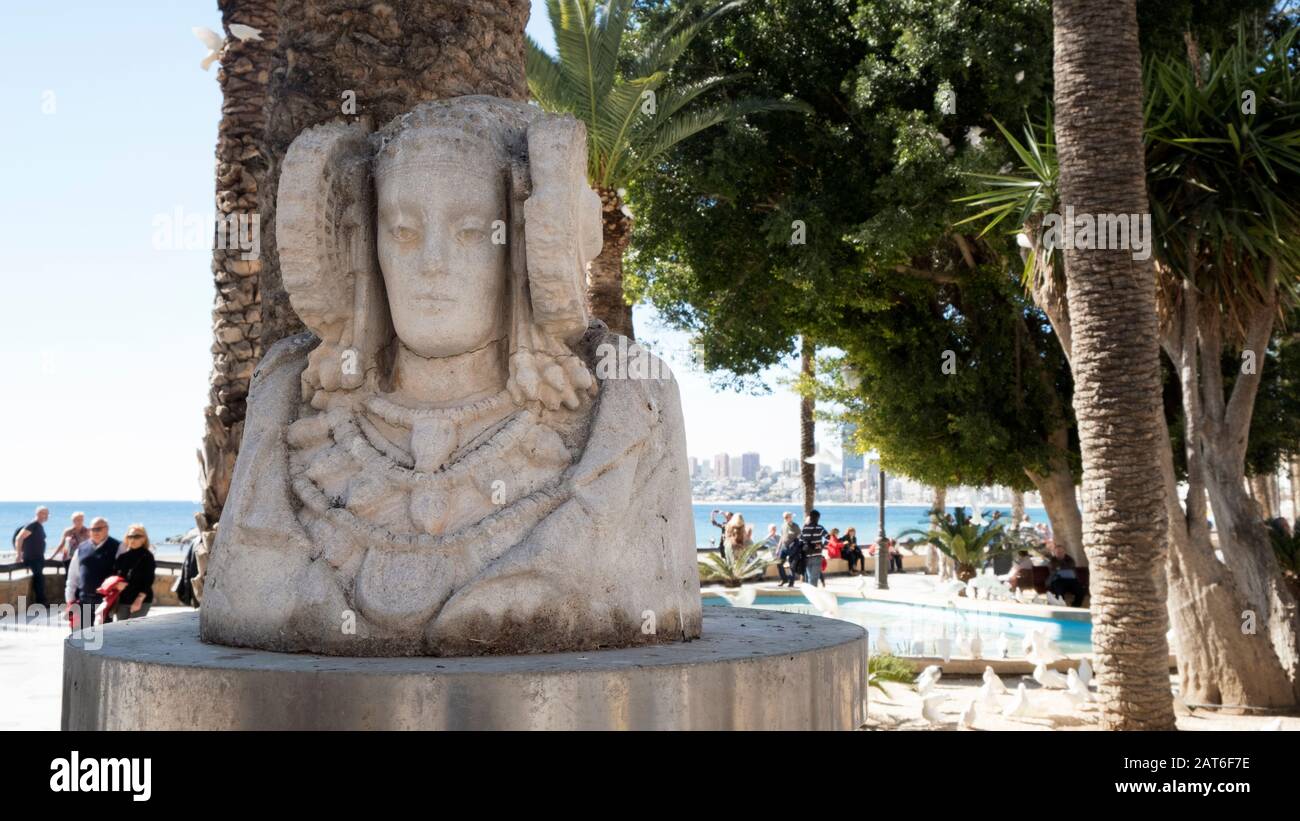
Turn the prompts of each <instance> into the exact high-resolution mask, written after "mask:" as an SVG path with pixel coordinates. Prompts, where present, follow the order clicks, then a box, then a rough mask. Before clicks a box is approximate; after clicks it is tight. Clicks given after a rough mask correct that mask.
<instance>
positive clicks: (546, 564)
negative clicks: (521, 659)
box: [201, 97, 701, 656]
mask: <svg viewBox="0 0 1300 821" xmlns="http://www.w3.org/2000/svg"><path fill="white" fill-rule="evenodd" d="M277 208H278V213H277V217H276V234H277V243H278V246H279V249H280V261H281V269H282V272H283V275H284V283H285V287H286V289H287V290H288V292H289V295H290V299H291V301H292V303H293V306H294V309H295V310H296V311H297V312H298V314H299V316H300V317H301V318H302V319H303V322H304V323H305V324H306V325H307V326H308V327H309V328H310V329H311V330H312V331H313V332H314V333H313V334H303V335H300V336H298V337H292V338H290V339H285V340H282V341H281V342H280V343H278V344H276V345H275V346H274V347H272V348H271V350H270V351H268V352H267V354H266V356H265V357H264V359H263V360H262V362H261V364H260V365H259V367H258V369H257V372H256V374H255V375H254V379H253V384H252V390H251V393H250V401H249V407H248V414H247V419H246V422H245V430H244V438H243V444H242V447H241V451H240V454H239V460H238V463H237V466H236V469H235V474H234V479H233V482H232V487H231V491H230V496H229V500H228V502H227V505H226V508H225V512H224V514H223V517H222V521H221V527H220V529H219V532H218V537H217V540H216V543H215V545H214V548H213V555H212V557H211V561H210V568H209V581H208V586H207V588H206V590H205V594H204V600H203V608H202V613H201V624H202V637H203V639H204V640H205V641H210V642H217V643H221V644H232V645H240V646H249V647H258V648H264V649H271V650H285V651H310V652H318V653H329V654H337V655H372V656H382V655H471V654H474V655H476V654H486V653H519V652H547V651H559V650H573V649H592V648H598V647H619V646H628V645H633V644H639V643H650V642H664V641H680V640H686V639H691V638H695V637H698V636H699V634H700V622H701V612H700V600H699V582H698V577H697V571H696V568H695V558H694V552H695V551H694V532H693V525H692V517H691V508H690V488H689V481H688V477H687V475H686V465H685V462H686V456H685V437H684V429H683V424H682V418H681V408H680V401H679V398H678V393H677V386H676V383H675V382H674V381H673V379H672V377H671V374H667V371H666V369H661V371H662V373H663V374H667V375H666V376H665V377H664V378H659V379H618V378H597V377H598V376H599V373H600V370H601V369H599V368H597V367H596V363H597V357H598V356H602V355H608V354H609V352H611V351H613V350H619V349H620V346H618V344H617V343H618V341H619V338H618V337H615V336H613V335H611V334H609V333H607V332H606V331H605V329H604V327H603V325H601V324H600V323H591V324H590V325H589V323H588V318H587V315H586V308H585V301H584V289H583V282H584V276H585V269H586V265H587V263H588V262H589V261H590V260H591V259H592V258H593V257H594V256H595V255H596V253H597V252H598V251H599V249H600V204H599V199H598V198H597V197H596V195H595V194H594V192H592V191H591V189H590V188H588V187H587V184H586V148H585V132H584V129H583V127H582V125H581V124H580V123H578V122H577V121H576V120H574V119H573V118H571V117H560V116H554V115H548V114H544V113H542V112H541V111H539V110H538V109H536V108H534V107H531V106H528V105H524V104H521V103H514V102H508V101H503V100H498V99H495V98H489V97H462V98H458V99H454V100H448V101H437V102H431V103H426V104H423V105H421V106H418V107H417V108H415V109H414V110H412V111H410V112H408V113H407V114H404V115H402V116H400V117H398V118H397V119H395V120H394V121H393V122H392V123H390V124H388V125H387V126H386V127H384V128H383V129H381V130H379V131H377V132H375V133H373V134H372V133H370V132H369V129H368V127H367V125H365V124H362V123H355V124H329V125H324V126H318V127H316V128H313V129H311V130H309V131H306V132H304V133H303V134H301V135H300V136H299V137H298V138H297V139H296V140H295V141H294V143H293V144H292V146H291V147H290V149H289V151H288V154H287V155H286V157H285V161H284V167H283V170H282V174H281V181H280V189H279V196H278V205H277ZM621 350H626V347H625V346H624V347H622V348H621Z"/></svg>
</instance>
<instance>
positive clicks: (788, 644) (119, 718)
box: [62, 604, 984, 731]
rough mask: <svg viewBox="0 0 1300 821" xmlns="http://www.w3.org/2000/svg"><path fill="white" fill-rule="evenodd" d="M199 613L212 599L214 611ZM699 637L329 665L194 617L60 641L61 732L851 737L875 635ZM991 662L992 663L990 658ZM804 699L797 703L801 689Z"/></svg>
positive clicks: (786, 625)
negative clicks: (206, 636) (216, 630)
mask: <svg viewBox="0 0 1300 821" xmlns="http://www.w3.org/2000/svg"><path fill="white" fill-rule="evenodd" d="M204 607H207V605H206V604H205V605H204ZM705 610H706V611H708V613H707V615H706V616H705V617H704V621H705V634H704V636H703V637H702V638H701V639H700V640H698V641H693V642H690V643H681V644H675V645H668V646H655V647H630V648H624V649H618V650H602V651H600V652H597V653H589V652H581V653H578V652H574V653H551V654H546V655H531V656H487V657H483V656H479V657H468V658H389V659H373V658H363V659H351V658H322V657H321V656H317V655H303V654H287V653H269V652H264V651H260V650H231V649H230V648H228V647H221V646H214V645H209V644H203V643H201V642H199V641H198V640H197V639H196V633H197V629H196V627H197V625H196V624H195V621H196V620H197V619H198V614H195V613H176V614H168V615H163V616H156V617H155V616H150V617H149V618H147V619H133V620H131V621H125V622H118V623H114V624H110V625H108V626H107V627H106V628H104V635H103V642H102V644H103V646H102V647H98V648H97V647H96V646H94V645H90V643H89V642H87V641H86V639H85V637H84V636H83V635H82V634H80V633H79V634H76V635H74V636H73V637H72V638H70V639H68V641H67V643H66V644H65V645H64V654H63V717H62V728H63V729H64V730H74V731H77V730H81V731H84V730H136V731H138V730H320V729H330V730H852V729H855V728H857V727H859V726H861V725H862V722H863V720H864V719H865V715H866V713H865V710H866V706H867V692H868V691H867V686H866V680H865V679H866V676H865V675H864V673H865V671H866V668H867V640H866V631H864V630H863V629H862V628H861V627H858V626H857V625H855V624H851V623H849V622H845V621H839V620H836V619H823V618H819V617H817V616H805V615H799V614H796V613H772V612H767V611H759V610H747V609H743V608H732V607H707V608H705ZM980 664H981V666H982V665H983V664H984V662H980ZM792 693H796V694H798V697H796V698H792V697H791V694H792Z"/></svg>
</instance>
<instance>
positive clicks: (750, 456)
mask: <svg viewBox="0 0 1300 821" xmlns="http://www.w3.org/2000/svg"><path fill="white" fill-rule="evenodd" d="M758 468H759V462H758V454H757V453H742V454H741V455H740V475H741V476H744V477H745V478H746V479H749V480H750V481H753V480H754V479H757V478H758Z"/></svg>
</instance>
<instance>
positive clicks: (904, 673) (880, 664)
mask: <svg viewBox="0 0 1300 821" xmlns="http://www.w3.org/2000/svg"><path fill="white" fill-rule="evenodd" d="M914 681H916V669H915V668H914V667H913V666H912V663H911V662H910V661H908V660H907V659H902V658H899V657H898V656H895V655H894V654H892V653H872V654H871V656H870V657H869V658H868V659H867V686H868V687H875V688H876V689H877V690H879V691H880V692H882V693H887V692H888V691H887V690H886V689H885V687H884V684H885V682H891V683H893V684H909V685H910V684H911V683H912V682H914Z"/></svg>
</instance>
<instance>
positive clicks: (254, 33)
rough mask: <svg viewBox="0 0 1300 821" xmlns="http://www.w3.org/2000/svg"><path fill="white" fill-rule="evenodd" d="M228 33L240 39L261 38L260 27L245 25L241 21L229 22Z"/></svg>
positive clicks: (258, 39)
mask: <svg viewBox="0 0 1300 821" xmlns="http://www.w3.org/2000/svg"><path fill="white" fill-rule="evenodd" d="M230 33H231V34H233V35H235V36H236V37H238V38H239V39H240V40H257V41H259V42H260V41H261V39H262V30H261V29H255V28H253V27H252V26H246V25H244V24H243V23H231V24H230Z"/></svg>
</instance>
